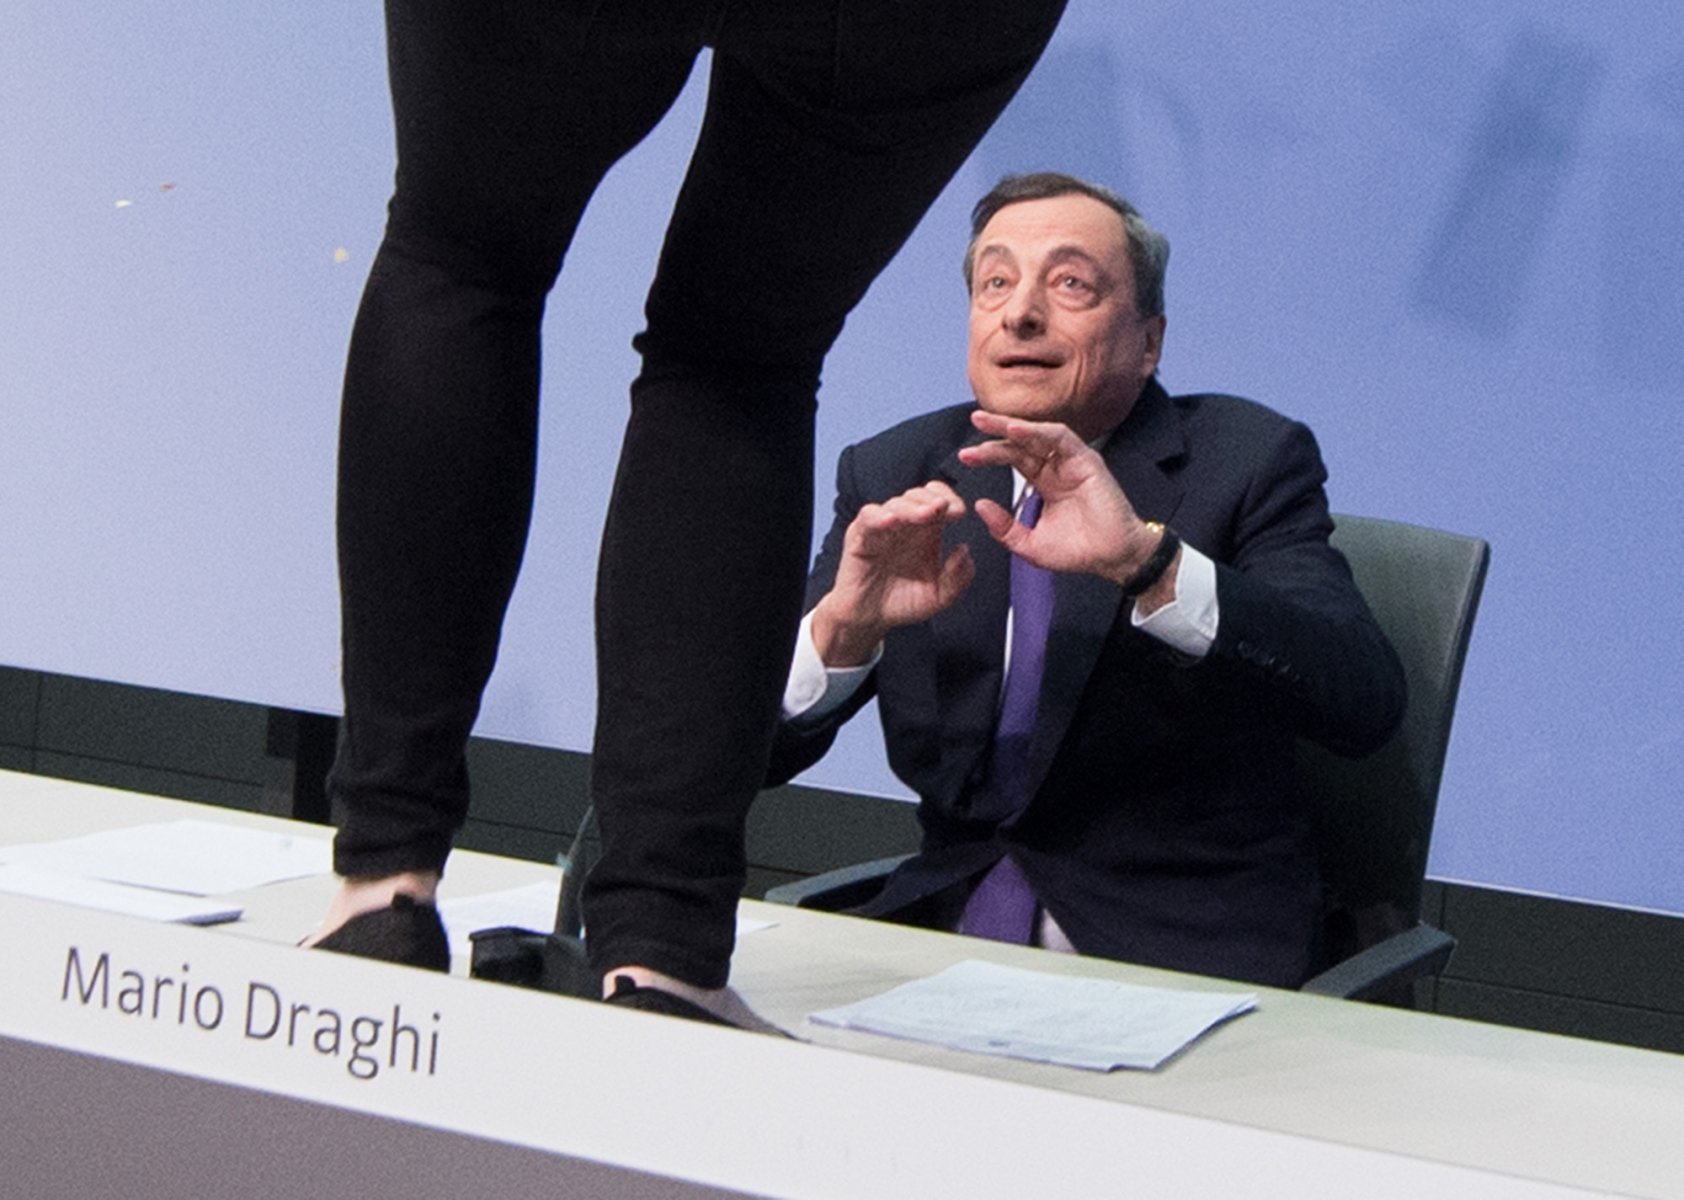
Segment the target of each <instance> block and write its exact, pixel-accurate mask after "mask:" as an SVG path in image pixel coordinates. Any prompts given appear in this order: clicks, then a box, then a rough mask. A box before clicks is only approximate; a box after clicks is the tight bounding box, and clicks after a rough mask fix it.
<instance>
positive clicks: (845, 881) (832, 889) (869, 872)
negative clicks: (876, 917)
mask: <svg viewBox="0 0 1684 1200" xmlns="http://www.w3.org/2000/svg"><path fill="white" fill-rule="evenodd" d="M911 857H912V856H911V855H910V854H897V855H894V856H893V857H891V858H874V859H872V860H871V861H870V862H863V863H855V864H854V865H853V866H851V867H838V868H836V870H834V871H826V872H825V873H824V874H822V875H814V876H811V877H810V878H807V879H797V880H796V881H795V882H794V883H786V884H783V885H781V886H779V887H775V888H768V889H767V891H766V899H767V901H768V902H770V903H772V904H788V905H790V906H791V907H794V908H816V909H820V910H822V911H824V912H836V911H837V910H838V909H843V908H852V907H854V906H855V905H856V904H864V903H865V902H866V901H867V900H869V899H871V898H872V897H873V896H875V895H876V894H877V892H878V891H879V889H881V888H882V886H883V881H884V880H885V879H887V878H888V877H889V872H891V871H893V870H894V869H895V868H896V867H898V866H900V864H901V863H903V862H905V861H906V860H907V859H909V858H911Z"/></svg>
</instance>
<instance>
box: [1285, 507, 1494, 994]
mask: <svg viewBox="0 0 1684 1200" xmlns="http://www.w3.org/2000/svg"><path fill="white" fill-rule="evenodd" d="M1334 524H1335V529H1334V533H1333V539H1332V540H1333V544H1334V546H1336V547H1337V548H1338V549H1339V550H1340V551H1341V552H1342V553H1343V554H1344V555H1345V557H1346V559H1347V560H1349V562H1350V564H1351V571H1352V573H1353V574H1354V575H1355V577H1356V582H1357V587H1358V588H1359V589H1361V591H1362V594H1363V597H1364V598H1365V599H1366V600H1367V601H1368V605H1369V608H1370V609H1372V610H1373V612H1374V616H1375V619H1376V620H1377V621H1379V623H1380V627H1381V628H1382V629H1383V630H1385V632H1386V636H1387V637H1389V638H1390V639H1391V642H1392V645H1393V646H1394V647H1395V648H1396V649H1397V652H1398V657H1399V658H1401V659H1402V660H1403V669H1404V674H1405V676H1406V677H1407V678H1408V681H1409V707H1408V710H1407V711H1406V712H1405V714H1404V718H1403V725H1402V727H1401V728H1400V729H1399V730H1398V732H1397V734H1396V735H1395V736H1394V737H1393V738H1392V739H1391V741H1389V742H1387V743H1386V744H1385V745H1384V746H1382V747H1381V748H1380V749H1379V750H1377V751H1376V752H1375V753H1374V754H1372V755H1370V756H1368V757H1367V758H1361V759H1346V758H1340V757H1338V756H1337V755H1334V754H1331V753H1329V752H1327V751H1325V750H1323V749H1322V748H1321V747H1319V746H1315V745H1312V744H1310V743H1308V742H1300V744H1299V747H1298V781H1299V786H1300V787H1301V788H1302V789H1303V790H1304V792H1305V794H1306V795H1307V796H1309V798H1310V799H1311V802H1312V803H1313V805H1314V808H1315V811H1316V813H1317V818H1318V821H1319V823H1320V828H1319V839H1320V845H1321V855H1322V872H1323V876H1324V878H1325V879H1326V881H1327V884H1328V890H1329V899H1330V912H1329V922H1328V945H1327V947H1326V950H1327V959H1328V961H1329V962H1337V961H1338V960H1339V959H1341V958H1344V957H1346V956H1347V955H1349V954H1352V953H1355V952H1356V951H1357V950H1361V949H1363V948H1364V947H1366V946H1369V945H1372V944H1373V943H1374V942H1376V941H1379V940H1380V939H1381V938H1383V937H1385V936H1387V935H1389V934H1391V933H1394V932H1397V931H1398V930H1401V929H1406V928H1410V927H1412V926H1413V925H1414V924H1415V922H1416V920H1417V918H1418V916H1419V913H1420V907H1421V885H1422V882H1423V880H1424V879H1425V876H1426V869H1427V848H1428V844H1429V842H1430V841H1431V839H1432V830H1433V816H1434V813H1435V811H1436V809H1437V807H1438V789H1439V780H1440V779H1441V778H1442V776H1443V774H1444V757H1445V751H1446V749H1447V747H1448V746H1449V743H1450V723H1451V718H1452V717H1453V716H1454V715H1455V711H1456V693H1457V689H1458V688H1459V687H1460V686H1461V682H1462V664H1463V661H1464V660H1465V659H1466V657H1467V651H1468V640H1469V637H1470V636H1471V635H1472V633H1473V623H1474V615H1475V613H1476V611H1477V610H1478V607H1479V597H1480V592H1481V590H1482V589H1483V588H1484V586H1485V571H1486V566H1487V564H1488V563H1489V562H1490V558H1491V547H1490V546H1489V545H1488V544H1487V543H1486V542H1484V541H1483V540H1481V539H1479V538H1471V537H1463V536H1461V535H1459V534H1454V533H1444V532H1441V531H1439V530H1436V529H1425V528H1422V527H1420V526H1417V525H1406V524H1403V523H1401V522H1397V521H1382V520H1377V519H1375V518H1373V517H1353V516H1347V515H1343V514H1336V515H1335V516H1334Z"/></svg>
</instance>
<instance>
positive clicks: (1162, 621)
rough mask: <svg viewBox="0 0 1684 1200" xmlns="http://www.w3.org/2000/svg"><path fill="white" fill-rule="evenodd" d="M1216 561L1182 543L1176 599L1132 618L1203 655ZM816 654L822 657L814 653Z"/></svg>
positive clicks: (1212, 631)
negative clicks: (1148, 614) (1148, 613)
mask: <svg viewBox="0 0 1684 1200" xmlns="http://www.w3.org/2000/svg"><path fill="white" fill-rule="evenodd" d="M1217 617H1218V613H1217V610H1216V564H1215V563H1214V562H1212V561H1211V560H1210V559H1209V558H1207V557H1206V556H1205V555H1203V554H1201V553H1199V551H1197V550H1195V549H1193V547H1191V546H1189V545H1188V544H1187V543H1186V542H1183V543H1181V565H1180V566H1179V567H1178V568H1177V569H1176V573H1175V599H1174V600H1173V601H1171V602H1170V603H1168V604H1166V605H1164V606H1163V607H1162V608H1160V609H1158V610H1157V611H1156V612H1154V613H1152V614H1151V615H1150V616H1145V617H1143V616H1141V615H1140V605H1139V604H1138V603H1137V604H1136V605H1135V606H1134V611H1133V612H1132V613H1130V614H1129V621H1130V622H1131V623H1132V624H1133V625H1134V627H1135V628H1136V629H1139V630H1141V631H1143V632H1145V633H1149V634H1151V635H1152V636H1153V637H1155V638H1157V639H1158V640H1159V641H1160V642H1164V643H1166V644H1168V645H1170V646H1173V647H1174V648H1175V649H1177V650H1179V651H1181V653H1183V654H1190V655H1192V656H1193V657H1194V658H1203V657H1204V656H1205V655H1206V654H1208V653H1210V647H1211V643H1212V642H1214V641H1215V640H1216V622H1217ZM814 657H815V658H816V657H818V656H817V654H816V653H815V654H814Z"/></svg>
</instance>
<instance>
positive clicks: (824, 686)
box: [784, 613, 883, 721]
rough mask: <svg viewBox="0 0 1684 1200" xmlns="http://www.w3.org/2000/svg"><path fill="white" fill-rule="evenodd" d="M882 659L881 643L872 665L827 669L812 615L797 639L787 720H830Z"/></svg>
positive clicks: (786, 687)
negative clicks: (814, 633)
mask: <svg viewBox="0 0 1684 1200" xmlns="http://www.w3.org/2000/svg"><path fill="white" fill-rule="evenodd" d="M882 657H883V646H882V643H878V645H877V649H876V650H874V651H872V654H871V661H870V662H867V663H864V664H862V665H861V666H857V667H827V666H825V665H824V660H823V659H822V658H820V657H819V651H818V647H816V646H814V645H813V614H812V613H808V614H807V615H806V616H805V617H802V618H801V630H800V632H799V633H797V634H796V635H795V658H794V661H792V662H791V663H790V664H789V682H788V683H786V684H784V720H786V721H793V720H795V719H796V718H801V719H802V720H803V721H817V720H819V719H820V718H822V717H826V716H829V715H830V714H831V713H833V712H835V711H836V710H837V709H839V708H841V707H842V705H843V704H844V703H845V702H846V701H847V699H848V697H849V696H852V695H853V694H854V693H855V692H857V691H859V689H860V685H861V684H863V683H864V682H865V680H866V676H868V675H870V674H871V672H872V670H873V669H874V668H875V667H876V666H877V660H878V659H880V658H882Z"/></svg>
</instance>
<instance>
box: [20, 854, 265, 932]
mask: <svg viewBox="0 0 1684 1200" xmlns="http://www.w3.org/2000/svg"><path fill="white" fill-rule="evenodd" d="M0 892H10V893H12V894H13V895H17V896H32V897H34V898H35V899H37V900H54V901H57V902H58V903H60V904H74V905H77V906H78V907H80V908H97V909H101V910H103V911H105V912H115V913H123V914H125V915H127V916H131V917H144V918H146V919H147V920H148V921H180V922H182V923H184V924H187V925H215V924H218V923H220V922H223V921H238V920H239V919H240V912H241V909H240V907H239V906H238V905H228V904H218V903H215V902H214V901H210V900H201V899H199V898H198V897H196V896H182V895H179V894H177V893H175V892H160V891H155V890H153V889H152V888H137V887H129V886H127V885H126V884H121V883H107V882H106V881H105V880H103V879H78V878H76V877H75V876H74V875H62V874H60V873H59V872H57V871H48V870H44V869H42V868H40V867H34V866H30V865H29V864H27V863H0Z"/></svg>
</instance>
